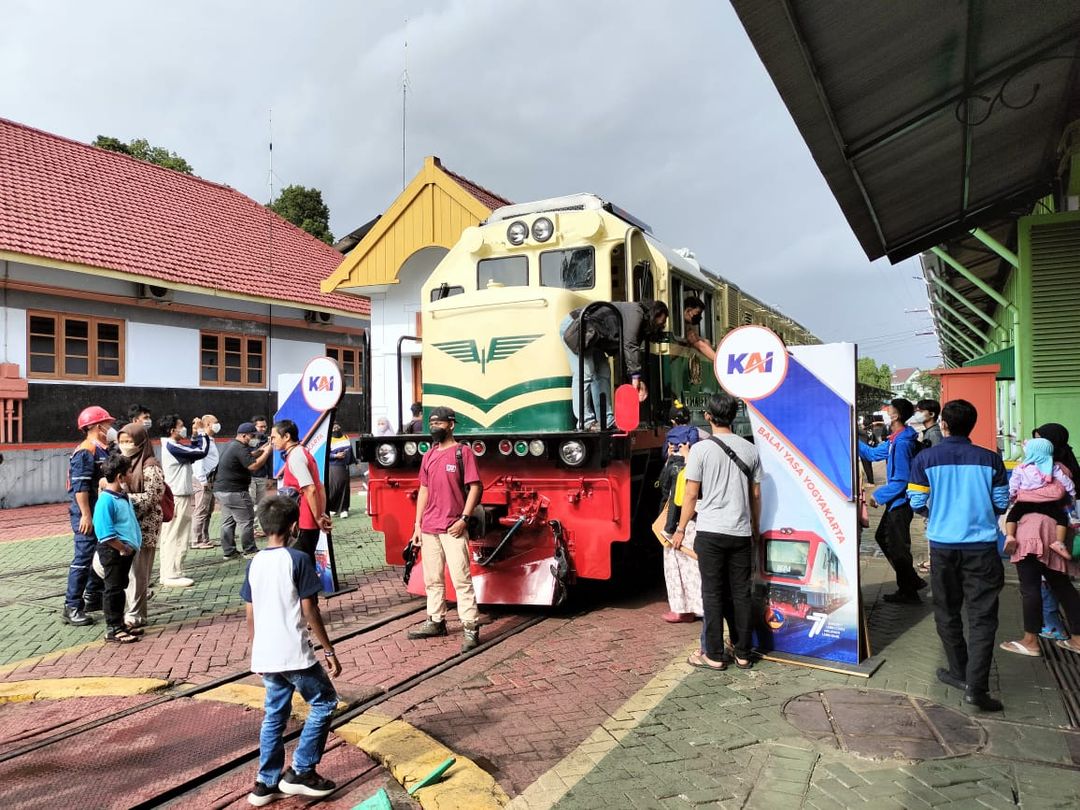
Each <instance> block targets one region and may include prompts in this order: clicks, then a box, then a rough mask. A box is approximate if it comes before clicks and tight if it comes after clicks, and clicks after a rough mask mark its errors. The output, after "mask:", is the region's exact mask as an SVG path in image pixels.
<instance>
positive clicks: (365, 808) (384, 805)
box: [353, 788, 394, 810]
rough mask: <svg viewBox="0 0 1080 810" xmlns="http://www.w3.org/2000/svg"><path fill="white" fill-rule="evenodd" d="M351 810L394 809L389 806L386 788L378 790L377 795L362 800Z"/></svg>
mask: <svg viewBox="0 0 1080 810" xmlns="http://www.w3.org/2000/svg"><path fill="white" fill-rule="evenodd" d="M353 810H394V807H393V805H391V804H390V796H389V795H388V794H387V792H386V788H379V792H378V793H376V794H375V795H374V796H371V797H369V798H367V799H364V800H363V801H362V802H360V804H358V805H356V807H354V808H353Z"/></svg>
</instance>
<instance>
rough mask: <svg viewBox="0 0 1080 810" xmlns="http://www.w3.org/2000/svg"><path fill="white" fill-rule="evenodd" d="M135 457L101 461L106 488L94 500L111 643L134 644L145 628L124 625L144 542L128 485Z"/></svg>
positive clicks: (115, 455) (107, 638)
mask: <svg viewBox="0 0 1080 810" xmlns="http://www.w3.org/2000/svg"><path fill="white" fill-rule="evenodd" d="M130 470H131V460H130V459H128V458H127V457H126V456H123V455H120V454H119V453H112V454H110V455H109V457H108V458H106V459H105V461H103V462H102V464H101V472H102V474H103V475H104V477H105V481H106V484H105V488H104V489H103V490H102V492H101V494H100V495H99V496H98V499H97V503H95V504H94V536H95V537H97V558H98V561H99V562H100V563H101V568H102V570H103V573H102V577H101V578H102V579H103V580H104V581H105V594H104V597H103V599H102V605H103V607H104V609H105V627H106V631H105V641H107V642H109V643H111V644H131V643H133V642H136V641H138V640H139V635H141V634H142V629H141V628H138V629H136V630H135V631H134V632H132V630H130V629H128V628H126V627H125V626H124V589H125V588H126V587H127V585H128V572H130V571H131V562H132V560H133V559H134V558H135V552H136V551H138V550H139V548H140V547H141V546H142V530H141V529H140V528H139V521H138V519H137V518H136V517H135V508H134V507H133V506H132V505H131V501H130V500H128V496H127V493H126V492H124V486H125V485H126V484H127V482H128V472H129V471H130Z"/></svg>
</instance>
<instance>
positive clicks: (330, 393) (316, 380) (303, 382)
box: [296, 356, 345, 413]
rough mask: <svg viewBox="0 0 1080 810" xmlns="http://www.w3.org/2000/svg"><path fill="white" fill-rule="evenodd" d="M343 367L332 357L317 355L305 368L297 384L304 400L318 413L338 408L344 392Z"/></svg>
mask: <svg viewBox="0 0 1080 810" xmlns="http://www.w3.org/2000/svg"><path fill="white" fill-rule="evenodd" d="M343 383H344V378H343V377H342V375H341V367H340V366H339V365H338V364H337V361H336V360H334V359H333V358H331V357H325V356H324V357H316V358H314V359H313V360H311V361H310V362H309V363H308V364H307V366H306V367H305V368H304V373H303V374H301V375H300V382H299V384H298V385H297V386H296V387H297V389H299V392H300V394H301V395H303V398H304V402H305V403H306V404H307V406H308V407H309V408H311V410H313V411H315V412H316V413H325V412H326V411H328V410H330V409H331V408H336V407H337V404H338V403H339V402H340V401H341V395H342V393H343V392H344V388H345V386H344V385H343Z"/></svg>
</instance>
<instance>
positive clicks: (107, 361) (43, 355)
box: [26, 312, 124, 382]
mask: <svg viewBox="0 0 1080 810" xmlns="http://www.w3.org/2000/svg"><path fill="white" fill-rule="evenodd" d="M27 315H28V320H27V326H28V329H27V331H28V335H27V337H28V340H27V346H28V349H27V355H28V357H27V364H26V365H27V369H28V370H29V374H28V375H27V376H29V377H36V378H39V379H41V378H45V379H57V380H101V381H104V382H121V381H123V379H124V322H123V321H116V320H112V319H109V318H88V317H85V316H76V315H61V314H49V313H44V312H29V313H27Z"/></svg>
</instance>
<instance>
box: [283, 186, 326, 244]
mask: <svg viewBox="0 0 1080 810" xmlns="http://www.w3.org/2000/svg"><path fill="white" fill-rule="evenodd" d="M270 210H271V211H273V212H274V213H275V214H277V215H278V216H279V217H281V218H282V219H287V220H288V221H289V222H291V223H292V224H293V225H295V226H296V227H298V228H301V229H303V230H305V231H307V232H308V233H310V234H311V235H312V236H314V237H315V238H316V239H321V240H322V241H323V242H326V244H328V245H332V244H334V235H333V234H332V233H330V209H329V208H328V207H327V205H326V203H324V202H323V198H322V192H321V191H319V190H318V189H317V188H306V187H305V186H285V188H283V189H282V190H281V193H280V194H278V197H277V199H276V200H274V201H273V202H272V203H270Z"/></svg>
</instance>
